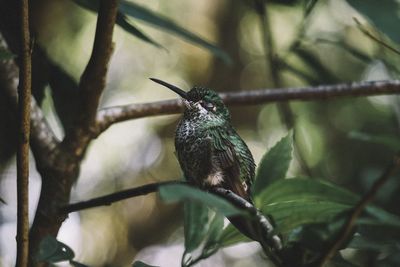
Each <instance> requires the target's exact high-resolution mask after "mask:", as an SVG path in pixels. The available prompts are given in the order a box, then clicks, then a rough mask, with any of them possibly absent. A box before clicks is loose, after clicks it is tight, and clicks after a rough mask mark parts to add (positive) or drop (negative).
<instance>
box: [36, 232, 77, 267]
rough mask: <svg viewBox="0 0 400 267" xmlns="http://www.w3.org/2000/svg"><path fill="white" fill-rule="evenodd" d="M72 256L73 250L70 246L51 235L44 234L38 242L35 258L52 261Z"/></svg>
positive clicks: (67, 258)
mask: <svg viewBox="0 0 400 267" xmlns="http://www.w3.org/2000/svg"><path fill="white" fill-rule="evenodd" d="M74 257H75V255H74V252H73V251H72V249H71V248H70V247H68V246H67V245H66V244H64V243H62V242H60V241H58V240H57V239H55V238H54V237H52V236H46V237H45V238H43V240H42V241H41V242H40V245H39V252H38V253H37V255H36V260H37V261H46V262H50V263H54V262H60V261H69V260H72V259H73V258H74Z"/></svg>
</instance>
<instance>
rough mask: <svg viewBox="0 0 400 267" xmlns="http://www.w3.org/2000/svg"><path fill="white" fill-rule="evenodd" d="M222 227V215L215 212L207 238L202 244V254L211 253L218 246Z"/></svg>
mask: <svg viewBox="0 0 400 267" xmlns="http://www.w3.org/2000/svg"><path fill="white" fill-rule="evenodd" d="M223 229H224V217H223V216H222V215H221V214H219V213H215V215H214V217H213V219H212V221H211V223H210V227H209V230H208V233H207V240H206V242H205V245H204V249H203V251H204V253H203V254H207V255H210V254H213V253H214V252H215V251H216V250H218V248H219V247H220V241H221V236H222V232H223Z"/></svg>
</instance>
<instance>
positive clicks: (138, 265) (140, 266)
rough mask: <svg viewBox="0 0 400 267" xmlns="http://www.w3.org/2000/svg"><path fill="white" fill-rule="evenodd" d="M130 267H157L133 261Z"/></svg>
mask: <svg viewBox="0 0 400 267" xmlns="http://www.w3.org/2000/svg"><path fill="white" fill-rule="evenodd" d="M132 267H157V266H154V265H148V264H146V263H144V262H143V261H135V262H134V263H133V265H132Z"/></svg>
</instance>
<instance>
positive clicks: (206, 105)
mask: <svg viewBox="0 0 400 267" xmlns="http://www.w3.org/2000/svg"><path fill="white" fill-rule="evenodd" d="M201 105H202V106H203V108H205V109H207V110H208V111H215V106H214V105H213V104H212V103H210V102H202V103H201Z"/></svg>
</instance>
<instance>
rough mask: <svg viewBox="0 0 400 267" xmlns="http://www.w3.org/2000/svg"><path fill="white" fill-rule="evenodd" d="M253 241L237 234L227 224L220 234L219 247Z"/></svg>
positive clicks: (236, 230) (239, 233)
mask: <svg viewBox="0 0 400 267" xmlns="http://www.w3.org/2000/svg"><path fill="white" fill-rule="evenodd" d="M251 241H253V240H251V239H249V238H248V237H246V236H245V235H243V234H242V233H241V232H239V230H238V229H236V227H234V226H233V225H232V224H229V225H228V226H227V227H226V228H225V229H224V231H223V232H222V235H221V246H222V247H228V246H232V245H235V244H238V243H241V242H251Z"/></svg>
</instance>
